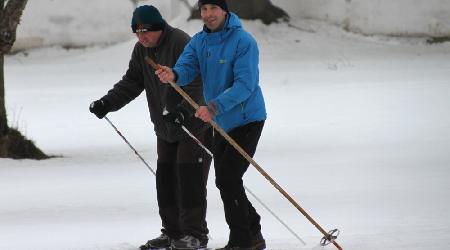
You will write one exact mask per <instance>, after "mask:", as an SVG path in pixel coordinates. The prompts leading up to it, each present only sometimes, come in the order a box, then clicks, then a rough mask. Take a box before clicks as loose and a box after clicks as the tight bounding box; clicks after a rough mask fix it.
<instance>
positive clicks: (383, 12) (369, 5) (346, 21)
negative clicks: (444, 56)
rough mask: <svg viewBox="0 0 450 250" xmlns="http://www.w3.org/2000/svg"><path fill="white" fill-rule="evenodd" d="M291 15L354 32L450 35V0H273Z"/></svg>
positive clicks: (398, 34)
mask: <svg viewBox="0 0 450 250" xmlns="http://www.w3.org/2000/svg"><path fill="white" fill-rule="evenodd" d="M273 3H274V4H276V5H278V6H280V7H282V8H283V9H285V10H286V11H287V12H288V13H289V14H290V15H291V16H295V17H301V18H310V19H316V20H323V21H326V22H328V23H332V24H337V25H339V26H341V27H343V28H344V29H347V30H350V31H352V32H357V33H362V34H367V35H373V34H380V35H393V36H450V4H449V1H448V0H428V1H421V0H395V1H390V0H372V1H369V0H273Z"/></svg>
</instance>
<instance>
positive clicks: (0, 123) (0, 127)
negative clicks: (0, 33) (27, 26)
mask: <svg viewBox="0 0 450 250" xmlns="http://www.w3.org/2000/svg"><path fill="white" fill-rule="evenodd" d="M3 60H4V55H3V53H0V138H1V137H3V136H5V135H6V134H8V120H7V119H6V108H5V84H4V82H5V78H4V70H3Z"/></svg>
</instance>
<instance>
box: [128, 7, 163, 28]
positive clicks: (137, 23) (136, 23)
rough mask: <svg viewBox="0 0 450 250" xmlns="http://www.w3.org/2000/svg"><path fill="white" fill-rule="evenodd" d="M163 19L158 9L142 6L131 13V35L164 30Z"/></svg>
mask: <svg viewBox="0 0 450 250" xmlns="http://www.w3.org/2000/svg"><path fill="white" fill-rule="evenodd" d="M164 24H165V22H164V19H163V18H162V16H161V14H160V13H159V11H158V9H157V8H155V7H154V6H152V5H142V6H139V7H137V8H136V9H135V10H134V12H133V18H132V19H131V29H132V30H133V33H136V32H145V31H158V30H163V29H164Z"/></svg>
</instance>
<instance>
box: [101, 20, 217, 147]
mask: <svg viewBox="0 0 450 250" xmlns="http://www.w3.org/2000/svg"><path fill="white" fill-rule="evenodd" d="M189 40H190V37H189V35H188V34H186V33H185V32H183V31H182V30H179V29H176V28H173V27H171V26H170V25H168V24H166V25H165V28H164V30H163V33H162V35H161V38H160V41H159V44H158V46H156V47H155V48H145V47H144V46H142V45H141V44H140V43H139V42H137V43H136V45H135V47H134V50H133V53H132V55H131V60H130V63H129V66H128V70H127V72H126V73H125V75H124V76H123V77H122V80H120V81H119V82H118V83H116V84H115V85H114V87H113V88H112V89H111V90H109V91H108V94H106V95H105V96H104V97H102V99H104V100H106V101H107V102H108V103H109V104H110V105H111V109H112V110H111V111H116V110H119V109H120V108H122V107H123V106H125V105H126V104H128V103H129V102H130V101H132V100H134V99H135V98H136V97H137V96H139V95H140V94H141V93H142V91H143V90H145V93H146V95H147V102H148V108H149V111H150V118H151V120H152V122H153V124H154V128H155V132H156V136H158V137H159V138H161V139H163V140H165V141H168V142H175V141H179V140H182V139H185V138H186V137H187V135H186V133H185V132H184V131H183V130H182V129H181V128H180V127H177V126H175V125H173V124H171V123H168V122H166V121H164V120H163V117H162V114H163V111H164V109H166V110H167V111H168V112H172V111H173V110H174V109H175V108H176V107H177V106H179V105H180V106H181V107H182V108H184V109H185V110H187V111H188V112H189V114H190V115H189V117H188V118H185V122H184V125H185V126H186V128H187V129H189V130H190V131H191V132H192V133H194V134H197V133H199V132H201V131H203V130H205V129H206V128H207V127H208V126H209V125H208V124H206V123H204V122H203V121H201V120H200V119H198V118H195V117H194V116H193V114H194V112H195V111H194V109H193V108H192V107H191V106H190V104H189V103H187V102H186V101H185V100H184V99H183V97H182V96H181V95H180V94H178V92H176V91H175V89H173V88H172V87H171V86H170V85H169V84H163V83H161V82H160V81H159V79H158V77H157V76H156V75H155V73H154V70H153V69H152V67H151V66H150V65H148V64H147V63H146V62H145V60H144V58H145V56H149V57H150V58H152V59H153V60H154V61H155V62H156V63H158V64H161V65H165V66H168V67H173V66H174V65H175V63H176V61H177V59H178V57H179V56H180V54H181V53H182V52H183V49H184V47H185V45H186V44H187V43H188V42H189ZM183 90H184V91H186V93H187V94H188V95H190V96H191V97H192V99H194V100H195V101H196V102H197V103H198V104H199V105H203V104H204V103H205V102H204V99H203V92H202V82H201V81H200V78H197V79H196V80H195V81H194V82H192V84H190V85H188V86H186V87H183Z"/></svg>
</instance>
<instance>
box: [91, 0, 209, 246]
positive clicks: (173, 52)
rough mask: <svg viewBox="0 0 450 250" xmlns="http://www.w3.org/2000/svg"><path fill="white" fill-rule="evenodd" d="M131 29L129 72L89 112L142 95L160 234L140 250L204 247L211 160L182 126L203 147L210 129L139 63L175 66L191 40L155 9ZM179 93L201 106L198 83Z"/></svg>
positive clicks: (141, 11)
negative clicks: (152, 147) (152, 145)
mask: <svg viewBox="0 0 450 250" xmlns="http://www.w3.org/2000/svg"><path fill="white" fill-rule="evenodd" d="M131 27H132V30H133V32H134V33H136V36H137V38H138V40H139V41H138V42H137V43H136V45H135V47H134V50H133V53H132V56H131V60H130V63H129V66H128V70H127V72H126V73H125V75H124V76H123V78H122V80H120V81H119V82H118V83H116V84H115V85H114V87H113V88H112V89H111V90H109V91H108V93H107V94H106V95H105V96H103V97H102V98H100V99H99V100H97V101H94V102H92V104H91V106H90V108H89V109H90V111H91V112H92V113H94V114H95V115H96V116H97V117H98V118H100V119H101V118H103V117H104V116H105V115H106V114H107V113H108V112H110V111H117V110H119V109H120V108H122V107H123V106H125V105H126V104H128V103H129V102H130V101H132V100H134V99H135V98H136V97H137V96H139V95H140V94H141V93H142V91H144V90H145V93H146V95H147V101H148V108H149V111H150V118H151V121H152V122H153V124H154V129H155V133H156V136H157V151H158V152H157V153H158V162H157V170H156V189H157V199H158V206H159V214H160V217H161V220H162V229H161V232H162V234H161V235H160V236H159V237H157V238H155V239H152V240H149V241H148V242H147V243H146V244H144V245H142V246H141V249H142V250H147V249H166V248H169V247H172V249H198V248H204V247H206V245H207V243H208V237H207V234H208V228H207V224H206V219H205V217H206V182H207V177H208V172H209V166H210V163H211V157H209V156H208V155H207V154H205V152H204V151H203V150H202V149H201V148H200V147H199V146H198V145H196V144H195V142H194V141H193V140H192V139H190V138H189V137H188V135H187V134H186V133H185V132H184V131H183V130H182V128H181V126H185V127H186V128H187V129H188V130H190V131H191V132H192V133H193V134H195V135H196V136H197V138H198V139H200V140H201V141H202V142H203V143H204V144H205V145H206V146H210V144H211V134H212V129H211V128H210V127H209V126H207V125H205V123H203V122H202V121H201V120H199V119H197V118H195V117H194V116H193V114H194V112H195V110H194V109H193V108H191V107H190V105H189V104H188V103H187V102H186V101H183V98H182V97H181V96H180V95H179V94H178V93H177V92H176V91H175V90H174V89H173V88H171V87H170V86H169V85H166V84H161V82H160V81H159V79H158V77H157V76H156V75H155V73H154V71H153V70H152V68H151V67H150V66H149V65H148V64H147V63H146V61H145V60H144V58H145V57H146V56H149V57H151V58H153V59H154V60H155V61H156V62H158V63H160V64H163V65H171V66H174V65H175V63H176V61H177V59H178V57H179V55H180V54H181V53H182V52H183V49H184V47H185V45H186V44H187V43H188V42H189V40H190V37H189V35H187V34H186V33H185V32H183V31H181V30H179V29H176V28H173V27H171V26H170V25H168V24H167V23H166V22H165V21H164V20H163V18H162V17H161V14H160V13H159V11H158V10H157V9H156V8H155V7H154V6H148V5H144V6H140V7H138V8H136V9H135V11H134V12H133V18H132V23H131ZM184 90H185V91H186V92H187V93H189V95H190V96H191V97H192V98H193V99H194V100H195V101H196V102H199V103H204V100H203V97H202V96H203V95H202V83H201V81H200V79H199V78H197V79H196V80H195V81H194V82H193V83H192V84H191V85H189V86H186V87H184Z"/></svg>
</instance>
